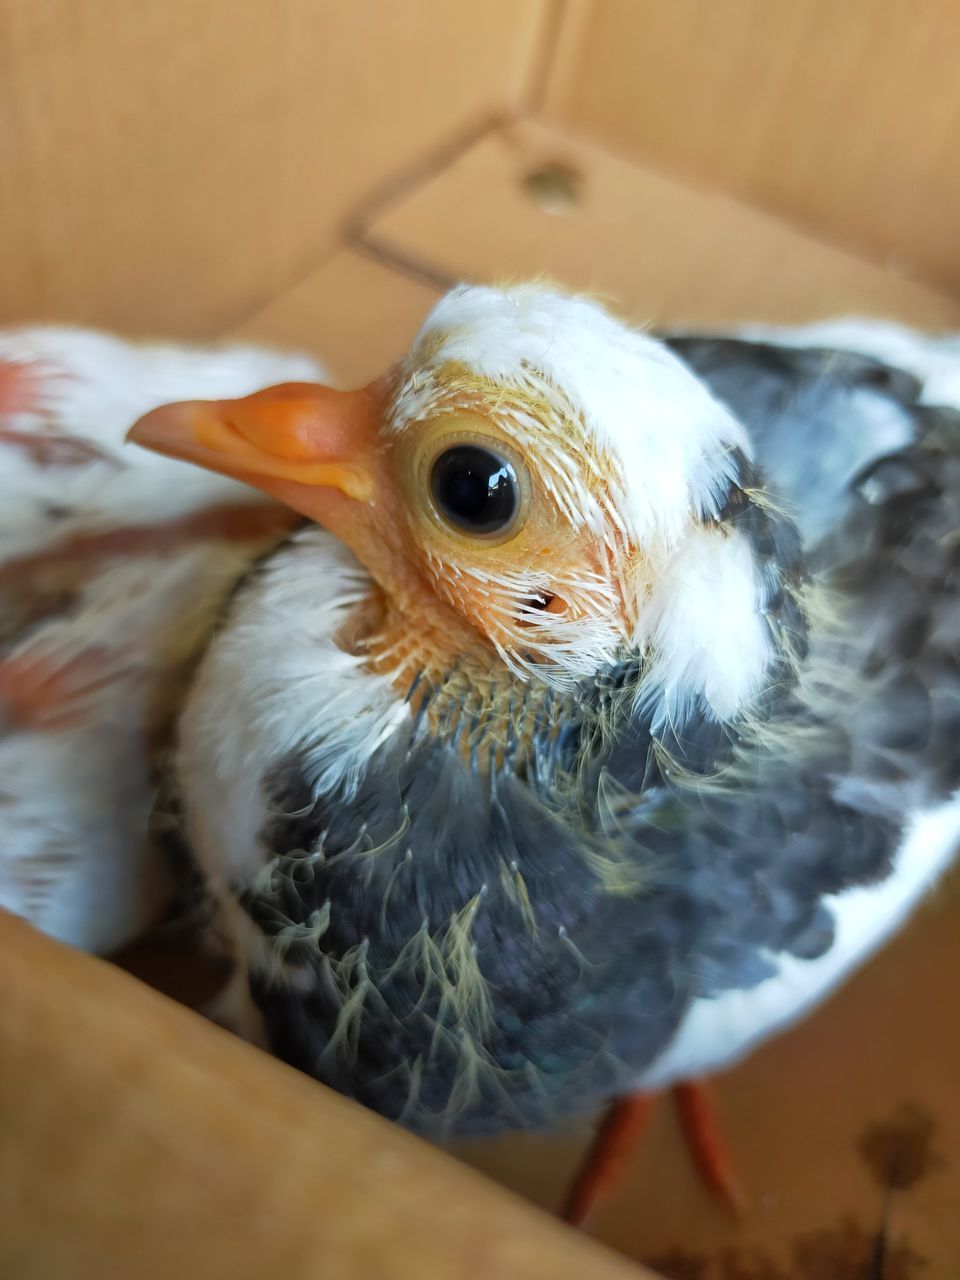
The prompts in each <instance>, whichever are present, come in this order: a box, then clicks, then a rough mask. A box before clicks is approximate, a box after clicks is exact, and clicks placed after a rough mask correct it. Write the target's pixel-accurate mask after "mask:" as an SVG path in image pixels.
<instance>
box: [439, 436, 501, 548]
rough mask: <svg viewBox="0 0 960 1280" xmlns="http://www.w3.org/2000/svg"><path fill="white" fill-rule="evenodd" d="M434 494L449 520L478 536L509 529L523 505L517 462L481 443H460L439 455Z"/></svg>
mask: <svg viewBox="0 0 960 1280" xmlns="http://www.w3.org/2000/svg"><path fill="white" fill-rule="evenodd" d="M430 495H431V497H432V498H433V503H434V506H435V507H436V509H437V511H438V512H439V513H440V515H442V516H443V518H444V519H445V520H446V521H447V523H448V524H450V525H452V526H453V527H454V528H455V529H457V530H459V531H460V532H462V533H468V534H472V535H473V536H474V537H491V536H493V535H496V534H503V533H505V532H506V531H507V530H508V529H509V528H510V527H511V525H512V524H513V523H514V522H515V520H516V518H517V513H518V511H519V509H520V484H519V481H518V479H517V473H516V470H515V469H514V466H513V463H511V462H510V461H509V460H508V459H507V458H504V457H502V456H501V455H500V454H498V453H495V452H494V451H493V450H492V449H486V448H484V447H483V446H482V445H479V444H457V445H454V446H453V447H452V448H449V449H445V450H444V451H443V452H442V453H441V454H439V455H438V456H437V458H436V460H435V461H434V463H433V466H432V468H431V470H430Z"/></svg>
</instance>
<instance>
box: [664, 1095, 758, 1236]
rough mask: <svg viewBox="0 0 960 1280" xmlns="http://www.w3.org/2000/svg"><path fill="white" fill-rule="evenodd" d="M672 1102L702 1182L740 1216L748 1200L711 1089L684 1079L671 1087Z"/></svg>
mask: <svg viewBox="0 0 960 1280" xmlns="http://www.w3.org/2000/svg"><path fill="white" fill-rule="evenodd" d="M673 1101H674V1105H675V1106H676V1109H677V1115H678V1116H679V1117H680V1124H681V1125H682V1127H683V1134H684V1137H685V1138H686V1141H687V1149H688V1151H689V1152H690V1154H691V1155H692V1156H693V1160H694V1163H695V1164H696V1166H697V1172H698V1173H699V1174H700V1178H701V1180H702V1181H703V1182H704V1183H705V1184H706V1186H707V1187H708V1188H709V1189H710V1191H711V1192H712V1193H713V1194H714V1195H715V1196H716V1197H717V1199H718V1200H720V1201H721V1202H722V1203H723V1204H725V1205H726V1206H727V1208H728V1209H730V1210H731V1212H732V1213H734V1214H740V1213H742V1212H743V1210H744V1209H745V1208H746V1205H747V1197H746V1194H745V1192H744V1190H743V1187H742V1186H741V1184H740V1179H739V1178H738V1177H737V1175H736V1172H735V1170H734V1167H733V1161H732V1160H731V1158H730V1152H729V1150H728V1149H727V1144H726V1142H725V1141H724V1137H723V1133H722V1131H721V1128H720V1122H719V1120H718V1118H717V1110H716V1107H715V1106H714V1104H713V1099H712V1098H711V1096H710V1090H709V1089H708V1088H707V1086H706V1085H705V1084H704V1083H703V1082H702V1081H698V1080H686V1081H684V1082H683V1084H678V1085H676V1086H675V1087H674V1090H673Z"/></svg>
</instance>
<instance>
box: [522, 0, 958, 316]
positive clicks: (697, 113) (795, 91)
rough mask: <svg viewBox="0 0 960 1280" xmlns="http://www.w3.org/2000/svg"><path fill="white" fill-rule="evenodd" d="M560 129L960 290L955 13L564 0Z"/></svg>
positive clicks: (948, 1)
mask: <svg viewBox="0 0 960 1280" xmlns="http://www.w3.org/2000/svg"><path fill="white" fill-rule="evenodd" d="M564 24H565V28H566V29H565V30H564V32H563V33H562V38H561V40H560V42H559V45H558V53H557V56H555V57H554V58H553V60H552V64H551V68H552V69H551V77H550V83H549V88H548V92H547V104H548V110H549V111H550V113H551V115H552V117H553V118H554V119H556V120H558V121H559V122H562V123H563V124H565V125H566V126H567V127H573V128H580V129H586V130H588V131H589V132H590V133H591V134H592V135H594V136H596V137H597V138H598V139H602V140H606V141H607V142H608V143H609V144H612V145H614V146H615V147H617V148H618V149H620V150H621V151H623V152H624V153H625V154H628V155H630V156H632V157H633V158H635V159H636V160H638V161H640V162H642V163H649V164H651V165H653V166H658V167H662V168H664V169H665V170H666V171H668V172H674V173H676V174H677V175H678V176H681V177H686V178H687V179H689V180H691V181H695V182H700V183H704V184H707V185H711V186H713V185H715V186H717V187H721V188H725V189H727V190H729V191H731V192H733V193H735V194H737V195H739V196H741V197H743V198H745V199H747V200H749V201H751V202H754V203H756V204H758V205H761V206H763V207H765V208H767V209H770V210H773V211H775V212H777V213H780V214H782V215H783V216H785V217H787V218H789V219H790V220H791V221H793V222H795V223H797V224H799V225H803V226H806V227H808V228H810V229H811V230H814V231H817V232H820V233H822V234H823V235H824V236H825V237H826V238H828V239H834V240H837V241H839V242H841V243H845V244H847V245H849V246H852V247H854V248H855V249H857V250H859V251H862V252H863V253H864V255H865V256H868V257H870V256H872V257H874V258H876V259H877V260H878V261H883V260H887V259H895V260H897V261H899V262H901V263H904V264H906V265H908V266H909V267H911V268H912V269H913V270H914V271H916V272H917V273H918V274H920V275H922V276H924V277H925V278H927V279H928V280H929V282H930V283H931V284H937V285H939V286H940V287H941V288H943V289H947V290H949V289H953V290H954V291H955V292H956V291H957V290H958V287H960V254H958V252H957V225H958V223H960V166H958V164H957V138H958V133H960V77H958V75H957V61H958V55H960V7H958V6H957V5H956V4H955V3H954V2H953V0H915V2H914V3H912V4H910V5H909V6H906V5H904V4H903V3H902V0H842V3H837V2H836V0H790V3H779V4H778V3H770V0H724V2H723V3H722V4H711V3H708V2H707V0H669V2H668V3H664V0H567V3H566V5H565V14H564Z"/></svg>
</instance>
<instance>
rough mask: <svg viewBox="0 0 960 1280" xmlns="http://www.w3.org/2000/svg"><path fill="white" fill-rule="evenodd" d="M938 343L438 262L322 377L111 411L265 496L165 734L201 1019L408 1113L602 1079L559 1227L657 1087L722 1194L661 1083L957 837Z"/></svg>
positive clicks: (704, 1060)
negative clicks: (197, 964)
mask: <svg viewBox="0 0 960 1280" xmlns="http://www.w3.org/2000/svg"><path fill="white" fill-rule="evenodd" d="M958 371H960V344H958V342H957V340H956V339H951V338H943V339H935V338H927V337H924V336H922V335H917V334H913V333H911V332H910V331H909V330H905V329H900V328H897V327H896V326H892V325H883V324H874V325H871V324H870V323H862V324H858V323H856V322H848V323H846V324H844V323H837V324H834V325H833V327H832V328H831V326H819V327H817V326H813V327H810V328H808V329H803V328H801V329H798V330H791V331H782V332H778V331H769V330H762V329H753V330H750V331H748V330H744V331H743V332H739V333H732V334H702V335H698V334H688V333H674V334H667V335H664V336H661V337H658V336H656V335H654V334H652V333H650V332H648V331H646V330H645V329H642V328H638V327H634V326H630V325H628V324H626V323H624V322H622V321H621V320H619V319H617V318H616V317H615V316H613V315H612V314H611V313H610V312H609V311H608V310H607V309H605V308H604V307H602V306H601V305H599V304H598V303H597V302H595V301H593V300H591V299H589V298H586V297H579V296H574V295H570V294H567V293H565V292H563V291H560V290H556V289H553V288H551V287H549V286H547V285H543V284H531V285H512V286H509V287H505V288H494V287H491V286H483V285H464V286H461V287H458V288H456V289H455V290H453V291H452V292H451V293H449V294H448V295H446V296H445V297H444V298H443V299H442V300H441V301H439V302H438V303H437V305H436V306H435V308H434V309H433V310H432V312H431V313H430V314H429V316H428V317H427V319H426V320H425V322H424V324H423V326H422V328H421V330H420V331H419V334H418V335H417V337H416V338H415V340H414V342H413V344H412V346H411V347H410V349H409V351H408V353H407V354H406V355H405V356H404V357H403V359H401V360H400V361H399V362H398V363H397V364H395V365H394V366H393V367H392V368H390V369H389V370H387V371H386V372H385V373H384V374H383V375H382V376H380V377H378V378H377V379H376V380H374V381H372V382H371V383H369V384H368V385H367V386H365V387H362V388H361V389H359V390H355V391H342V390H335V389H332V388H330V387H328V386H325V385H323V384H320V383H317V382H315V381H312V380H306V381H296V382H288V383H281V384H278V385H275V386H272V387H267V388H265V389H263V390H261V391H258V392H256V393H254V394H253V395H249V396H242V397H233V398H227V399H215V400H203V399H199V398H194V399H191V400H188V401H180V402H176V403H173V404H170V405H166V406H161V407H158V408H156V409H154V410H152V411H151V412H149V413H148V414H147V415H146V416H144V417H143V418H141V419H140V420H139V422H138V423H137V424H136V425H135V426H134V427H133V429H132V431H131V433H130V438H131V440H132V441H133V442H134V443H136V444H138V445H140V446H143V447H146V448H148V449H150V450H153V451H155V452H157V453H160V454H162V455H165V456H167V457H169V458H173V459H179V460H181V461H185V462H189V463H192V464H195V465H198V466H200V467H202V468H206V469H209V470H212V471H213V472H215V473H218V474H220V475H222V476H226V477H229V478H231V479H233V480H236V481H241V482H243V483H246V484H249V485H252V486H254V487H255V488H257V489H259V490H260V491H261V492H263V493H265V494H266V495H268V496H269V497H271V498H273V499H274V500H276V501H278V502H279V503H281V504H283V505H285V506H287V507H288V508H290V509H292V510H293V511H294V512H296V513H298V515H299V516H300V517H302V519H303V523H302V525H301V526H300V527H299V528H298V529H297V530H296V531H295V532H293V533H291V534H290V535H289V537H288V538H287V539H286V540H284V541H283V542H282V543H281V544H280V545H279V546H277V547H274V548H272V549H271V550H270V551H269V552H268V553H267V554H266V555H265V556H263V557H261V558H260V559H258V560H257V561H256V563H255V564H254V565H253V566H252V567H251V569H250V571H249V572H248V573H247V574H246V575H245V576H244V577H242V578H241V580H240V581H239V583H238V585H237V586H236V588H235V589H234V591H233V592H232V594H231V596H230V599H229V601H228V603H227V604H226V605H225V606H224V608H223V611H222V614H221V617H220V620H219V622H218V625H217V628H216V630H215V633H214V634H213V637H212V639H211V641H210V643H209V644H208V646H207V647H206V649H205V652H204V655H203V657H202V659H200V660H199V662H198V664H197V666H196V669H195V672H194V675H193V680H192V684H191V687H190V690H189V692H188V694H187V696H186V699H185V702H184V705H183V708H182V712H181V714H180V717H179V723H178V739H177V746H176V749H175V754H174V758H173V764H172V780H173V786H174V789H175V792H176V795H177V798H178V799H177V803H178V806H179V809H180V812H181V814H182V824H183V834H184V838H185V840H186V843H187V845H188V847H189V849H190V850H191V851H192V855H193V857H194V858H195V860H196V864H197V866H198V868H199V872H200V876H201V878H202V880H203V882H204V884H205V886H206V892H207V893H208V895H209V898H210V901H211V902H212V903H213V904H214V910H215V918H216V929H217V931H218V932H219V934H220V935H221V936H222V938H224V939H225V945H226V946H227V948H228V950H229V953H230V955H231V957H232V959H233V964H234V970H233V977H232V979H231V981H230V983H229V984H228V987H227V989H226V991H225V993H224V997H223V1006H222V1008H223V1018H224V1020H225V1021H227V1022H228V1023H229V1024H230V1025H232V1026H234V1027H235V1029H237V1030H238V1031H240V1033H241V1034H244V1035H246V1036H247V1037H248V1038H249V1039H251V1040H253V1041H255V1042H256V1043H259V1044H261V1045H263V1046H264V1047H266V1048H267V1049H269V1051H271V1052H272V1053H274V1054H276V1055H277V1056H279V1057H280V1058H282V1059H284V1060H285V1061H286V1062H288V1063H290V1064H292V1065H293V1066H295V1067H297V1068H299V1069H300V1070H302V1071H304V1072H307V1073H308V1074H310V1075H312V1076H314V1077H316V1078H318V1079H319V1080H321V1081H323V1082H325V1083H326V1084H328V1085H331V1086H332V1087H334V1088H336V1089H338V1090H339V1091H341V1092H342V1093H344V1094H346V1095H348V1096H350V1097H352V1098H354V1099H356V1100H357V1101H359V1102H360V1103H362V1104H364V1105H365V1106H367V1107H369V1108H372V1109H373V1110H375V1111H378V1112H380V1113H382V1114H384V1115H386V1116H388V1117H389V1118H391V1119H393V1120H395V1121H397V1122H398V1123H401V1124H403V1125H406V1126H408V1127H410V1128H412V1129H414V1130H415V1131H418V1132H421V1133H423V1134H425V1135H427V1136H429V1137H441V1138H446V1137H451V1136H460V1135H479V1134H489V1133H495V1132H499V1131H504V1130H509V1129H537V1128H549V1127H555V1126H557V1125H559V1124H562V1123H565V1122H567V1121H569V1120H570V1119H571V1118H574V1117H578V1116H583V1115H587V1114H591V1115H592V1114H596V1113H597V1111H598V1110H599V1109H601V1108H602V1107H604V1106H611V1107H612V1108H613V1110H612V1111H611V1112H610V1123H609V1124H608V1125H607V1126H606V1128H605V1129H603V1130H601V1136H600V1138H599V1139H598V1142H599V1147H598V1148H597V1150H596V1151H595V1152H594V1157H593V1159H592V1162H591V1165H590V1167H589V1168H588V1169H587V1170H586V1171H585V1173H584V1175H583V1177H582V1178H581V1180H580V1183H579V1184H578V1187H577V1188H575V1189H574V1191H573V1193H572V1199H571V1203H570V1205H569V1206H568V1216H569V1217H570V1218H571V1219H574V1220H582V1219H583V1217H584V1215H585V1214H586V1213H587V1212H588V1211H589V1209H590V1207H591V1205H592V1203H593V1202H594V1201H595V1200H596V1198H597V1196H598V1195H599V1194H600V1191H601V1190H602V1188H603V1185H604V1184H605V1181H608V1180H609V1173H610V1168H611V1166H612V1165H613V1164H615V1163H616V1162H617V1160H619V1159H621V1158H622V1147H623V1141H624V1136H625V1134H626V1133H627V1131H629V1130H631V1129H636V1128H637V1127H639V1126H640V1125H641V1124H642V1117H643V1115H644V1114H645V1113H646V1110H647V1108H648V1100H649V1098H650V1097H651V1096H652V1095H653V1094H654V1093H656V1092H658V1091H662V1090H664V1089H667V1088H670V1087H673V1086H676V1087H678V1088H679V1089H680V1090H681V1094H680V1096H681V1098H684V1099H685V1109H686V1114H687V1116H688V1119H689V1120H690V1123H691V1127H692V1129H693V1130H695V1131H697V1133H698V1135H699V1136H698V1137H697V1138H696V1141H695V1146H696V1145H699V1149H700V1155H701V1156H702V1157H703V1163H704V1167H705V1169H706V1171H707V1173H708V1174H709V1175H710V1176H712V1178H713V1180H714V1181H715V1182H716V1183H717V1184H719V1185H720V1187H721V1189H724V1188H725V1190H726V1192H727V1193H728V1195H729V1196H730V1198H734V1197H735V1185H734V1179H733V1177H732V1175H731V1173H730V1171H729V1169H727V1168H726V1167H725V1163H724V1160H725V1157H724V1156H723V1154H722V1153H720V1152H718V1151H717V1150H716V1145H717V1144H716V1135H715V1134H714V1133H713V1131H712V1128H711V1122H710V1120H709V1117H706V1116H705V1113H704V1112H703V1096H702V1095H701V1094H699V1093H698V1092H697V1090H696V1088H695V1086H694V1085H692V1084H691V1083H690V1082H693V1081H697V1080H699V1079H702V1078H704V1077H706V1076H708V1075H710V1074H711V1073H713V1072H715V1071H717V1070H719V1069H722V1068H724V1067H726V1066H728V1065H730V1064H732V1063H733V1062H735V1061H737V1060H738V1059H739V1058H741V1057H743V1056H744V1055H745V1054H746V1053H748V1052H749V1051H750V1050H751V1049H753V1048H754V1047H755V1046H756V1045H757V1044H759V1043H760V1042H762V1041H763V1040H764V1039H766V1038H767V1037H769V1036H770V1035H772V1034H774V1033H775V1032H777V1031H778V1030H780V1029H782V1028H784V1027H786V1026H788V1025H790V1024H791V1023H792V1022H795V1021H796V1020H797V1019H798V1018H800V1017H801V1016H803V1015H804V1014H805V1013H807V1012H808V1011H809V1010H811V1009H812V1008H814V1007H815V1006H816V1005H817V1004H818V1003H819V1002H820V1001H821V1000H823V999H824V998H825V997H826V996H827V995H828V994H829V993H830V992H831V991H832V990H833V989H834V988H835V987H836V986H837V985H838V984H839V983H840V982H841V981H842V980H843V979H844V978H845V977H847V976H848V975H849V974H850V973H851V972H852V971H853V970H855V969H856V967H857V966H858V965H860V964H861V963H863V962H864V961H865V959H866V958H867V957H868V956H869V955H870V954H871V953H872V952H873V951H874V950H875V949H876V948H877V947H878V946H880V945H881V944H882V943H883V942H884V941H885V940H886V939H887V938H889V937H890V936H891V934H892V933H893V932H894V931H895V930H896V929H897V928H898V927H899V926H900V925H901V924H902V923H903V921H904V920H905V919H906V918H907V917H908V916H909V915H910V913H911V911H912V910H913V909H914V908H915V907H916V906H917V904H918V903H919V902H920V901H921V900H922V899H923V898H924V896H925V895H926V894H927V893H929V892H930V891H931V889H932V888H933V886H935V885H936V884H937V883H938V882H939V880H940V878H941V876H942V875H943V873H944V872H945V870H946V869H947V868H948V866H949V865H950V863H951V861H952V860H953V858H954V857H955V855H956V852H957V849H958V845H960V793H958V786H960V607H958V585H960V414H958V406H960V397H958V391H960V377H958ZM618 1153H620V1154H618Z"/></svg>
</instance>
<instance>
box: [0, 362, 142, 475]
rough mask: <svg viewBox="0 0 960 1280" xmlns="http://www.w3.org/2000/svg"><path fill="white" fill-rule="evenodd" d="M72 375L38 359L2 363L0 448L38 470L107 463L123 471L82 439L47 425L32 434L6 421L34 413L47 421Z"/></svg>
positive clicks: (108, 457)
mask: <svg viewBox="0 0 960 1280" xmlns="http://www.w3.org/2000/svg"><path fill="white" fill-rule="evenodd" d="M68 378H69V375H68V374H66V373H64V372H63V371H62V370H60V369H55V368H52V367H50V366H49V365H44V364H41V363H40V361H37V360H0V446H6V447H7V448H10V449H17V450H19V451H20V452H21V453H23V454H25V455H26V456H27V457H28V458H29V459H30V461H31V462H33V463H35V464H36V465H37V466H38V467H43V468H47V467H86V466H88V465H89V464H90V463H91V462H108V463H109V464H110V465H111V466H113V467H117V468H123V466H124V463H122V462H121V461H120V460H119V459H118V458H115V457H113V456H112V455H111V454H109V453H106V452H104V450H103V449H99V448H98V447H97V446H96V445H94V444H91V443H90V441H89V440H84V439H83V438H82V437H80V436H71V435H65V434H63V433H62V432H57V431H53V430H51V429H50V428H49V427H48V426H46V425H44V426H42V427H41V429H40V430H35V431H30V430H23V429H18V428H16V427H12V426H10V425H9V424H8V423H7V421H6V420H7V419H10V418H14V417H17V416H19V415H23V414H33V415H34V416H37V417H40V418H41V419H43V420H46V419H47V418H48V415H49V413H50V410H51V407H52V404H53V402H54V399H55V397H54V394H53V392H54V391H55V389H56V387H57V385H58V384H62V383H63V382H64V381H66V380H67V379H68Z"/></svg>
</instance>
